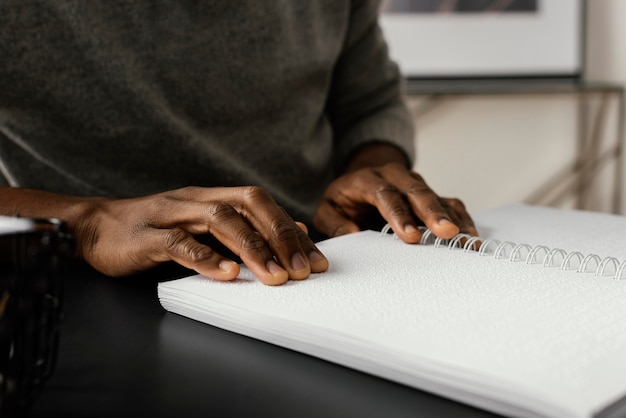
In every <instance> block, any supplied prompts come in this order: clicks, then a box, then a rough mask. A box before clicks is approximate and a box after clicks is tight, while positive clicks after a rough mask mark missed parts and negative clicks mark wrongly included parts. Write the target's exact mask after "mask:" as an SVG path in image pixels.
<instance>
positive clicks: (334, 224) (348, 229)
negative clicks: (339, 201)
mask: <svg viewBox="0 0 626 418" xmlns="http://www.w3.org/2000/svg"><path fill="white" fill-rule="evenodd" d="M313 225H315V228H317V230H318V231H320V232H321V233H322V234H324V235H327V236H329V237H331V238H332V237H338V236H341V235H346V234H350V233H353V232H359V231H360V230H361V229H360V228H359V226H358V225H357V224H356V223H354V222H352V221H351V220H350V219H349V218H348V217H347V216H345V215H344V214H342V213H341V212H339V211H338V210H337V209H336V208H335V207H334V206H333V205H332V204H331V203H330V202H327V201H323V202H322V203H320V205H319V206H318V208H317V210H316V211H315V215H314V216H313Z"/></svg>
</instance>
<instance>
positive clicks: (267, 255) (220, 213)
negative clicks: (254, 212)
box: [207, 202, 308, 285]
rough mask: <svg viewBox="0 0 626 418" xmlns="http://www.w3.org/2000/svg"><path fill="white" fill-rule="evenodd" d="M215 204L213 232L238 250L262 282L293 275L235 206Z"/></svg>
mask: <svg viewBox="0 0 626 418" xmlns="http://www.w3.org/2000/svg"><path fill="white" fill-rule="evenodd" d="M211 206H212V210H211V211H210V219H208V220H207V223H208V224H209V231H210V233H211V234H212V235H213V236H214V237H215V238H216V239H217V240H218V241H220V242H221V243H222V244H224V245H225V246H226V247H227V248H228V249H229V250H231V251H232V252H233V253H235V254H237V255H238V256H239V257H240V258H241V260H242V261H243V262H244V263H245V265H246V266H248V268H249V269H250V270H251V271H252V272H253V273H254V274H255V276H256V277H257V278H258V279H259V280H260V281H261V282H263V283H265V284H268V285H279V284H283V283H285V282H286V281H287V280H288V279H289V272H288V271H287V270H286V269H284V268H283V267H282V266H281V265H280V264H279V263H278V262H277V261H276V259H275V258H274V254H272V252H271V250H270V248H269V246H268V243H267V242H266V241H265V239H264V238H263V237H262V236H261V234H260V233H259V232H258V231H256V230H254V229H253V228H251V227H250V224H248V222H246V221H245V220H244V219H243V218H242V217H241V215H240V214H239V213H238V212H237V211H236V210H235V209H234V208H233V207H232V206H230V205H229V204H226V203H222V202H219V203H212V204H211ZM307 276H308V273H307Z"/></svg>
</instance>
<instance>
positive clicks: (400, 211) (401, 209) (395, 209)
mask: <svg viewBox="0 0 626 418" xmlns="http://www.w3.org/2000/svg"><path fill="white" fill-rule="evenodd" d="M389 214H390V215H391V216H393V217H402V216H408V215H409V214H410V211H409V208H408V206H406V205H401V204H396V205H393V206H391V207H390V208H389Z"/></svg>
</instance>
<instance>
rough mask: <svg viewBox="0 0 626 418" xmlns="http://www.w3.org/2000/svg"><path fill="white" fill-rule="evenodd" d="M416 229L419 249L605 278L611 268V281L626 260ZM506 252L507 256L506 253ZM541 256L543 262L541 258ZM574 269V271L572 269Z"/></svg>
mask: <svg viewBox="0 0 626 418" xmlns="http://www.w3.org/2000/svg"><path fill="white" fill-rule="evenodd" d="M418 228H419V230H420V232H421V233H422V237H421V239H420V241H419V243H420V244H421V245H433V246H435V247H438V248H439V247H444V246H445V247H446V248H448V249H450V250H453V249H461V250H463V251H464V252H477V253H478V255H479V256H492V257H494V258H496V259H505V258H508V260H509V261H510V262H521V261H524V262H525V263H526V264H541V265H543V266H544V267H558V268H559V269H560V270H576V272H577V273H593V274H594V275H595V276H609V275H610V273H609V274H607V271H611V268H612V270H614V273H613V278H614V279H626V271H625V270H626V260H624V261H622V262H620V260H618V259H617V258H615V257H604V258H601V257H600V256H598V255H596V254H588V255H584V254H582V253H580V252H578V251H571V252H569V253H568V252H567V251H565V250H563V249H560V248H549V247H546V246H545V245H535V246H534V247H533V246H531V245H530V244H517V243H515V242H512V241H500V240H498V239H495V238H487V239H482V238H480V237H475V236H471V235H469V234H457V235H456V236H455V237H454V238H451V239H444V238H439V237H437V236H435V234H434V233H433V232H432V231H431V230H430V229H428V228H426V227H424V226H420V227H418ZM390 233H392V234H393V238H394V239H396V240H397V239H398V236H397V235H396V234H395V232H393V231H392V229H391V226H390V225H389V224H386V225H385V226H384V227H383V228H382V229H381V234H382V235H389V234H390ZM479 245H480V247H479ZM507 251H509V252H508V253H507ZM507 254H508V256H507ZM524 254H526V257H524ZM542 255H543V258H541V257H542ZM558 260H560V262H559V261H558ZM575 261H577V263H576V262H575ZM576 265H577V266H578V267H575V266H576ZM594 265H595V268H594ZM572 266H574V267H572Z"/></svg>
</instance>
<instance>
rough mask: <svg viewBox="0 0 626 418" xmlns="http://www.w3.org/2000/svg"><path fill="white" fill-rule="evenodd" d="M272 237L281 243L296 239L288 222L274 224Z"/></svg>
mask: <svg viewBox="0 0 626 418" xmlns="http://www.w3.org/2000/svg"><path fill="white" fill-rule="evenodd" d="M271 231H272V236H273V237H274V238H275V239H276V240H277V241H280V242H285V241H290V240H292V239H294V238H296V235H295V231H294V229H293V228H292V227H291V226H290V225H289V224H287V223H286V222H274V223H273V225H272V226H271Z"/></svg>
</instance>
